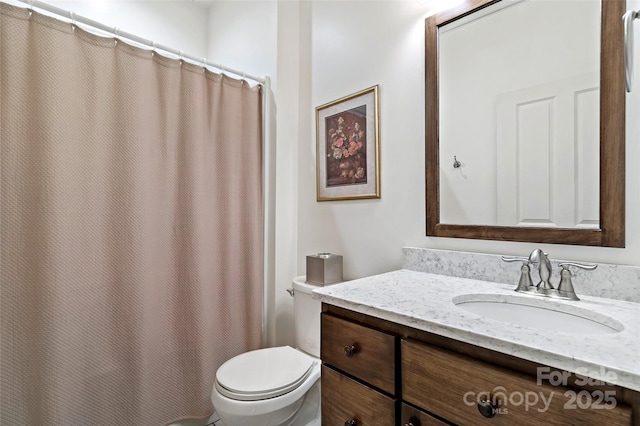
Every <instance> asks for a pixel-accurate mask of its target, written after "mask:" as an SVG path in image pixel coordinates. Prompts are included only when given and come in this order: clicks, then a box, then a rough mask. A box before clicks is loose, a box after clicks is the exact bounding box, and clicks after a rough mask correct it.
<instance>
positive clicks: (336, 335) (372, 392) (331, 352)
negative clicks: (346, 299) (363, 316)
mask: <svg viewBox="0 0 640 426" xmlns="http://www.w3.org/2000/svg"><path fill="white" fill-rule="evenodd" d="M397 347H398V339H397V337H396V336H394V335H391V334H389V333H384V332H381V331H378V330H375V329H372V328H370V327H366V326H363V325H360V324H356V323H354V322H351V321H347V320H344V319H341V318H338V317H334V316H330V315H325V314H322V344H321V349H320V358H321V359H322V361H323V366H322V376H321V377H322V379H321V380H322V382H321V383H322V424H323V425H340V426H342V425H345V426H366V425H372V426H373V425H393V424H395V421H396V420H395V419H396V403H397V399H396V397H395V394H396V377H397V374H396V362H397V357H396V354H397Z"/></svg>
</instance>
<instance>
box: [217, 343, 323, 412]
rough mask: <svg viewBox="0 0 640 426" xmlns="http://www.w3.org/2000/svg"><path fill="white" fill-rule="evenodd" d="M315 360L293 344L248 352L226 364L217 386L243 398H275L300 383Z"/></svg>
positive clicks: (236, 398) (218, 374)
mask: <svg viewBox="0 0 640 426" xmlns="http://www.w3.org/2000/svg"><path fill="white" fill-rule="evenodd" d="M314 364H315V359H314V358H312V357H311V356H309V355H306V354H304V353H302V352H300V351H298V350H296V349H294V348H292V347H290V346H280V347H275V348H266V349H258V350H255V351H250V352H245V353H243V354H240V355H238V356H236V357H234V358H231V359H230V360H228V361H227V362H225V363H224V364H222V366H221V367H220V368H219V369H218V371H217V372H216V382H215V387H216V389H217V390H218V392H220V394H222V395H224V396H226V397H227V398H231V399H235V400H239V401H258V400H262V399H269V398H275V397H278V396H281V395H284V394H286V393H288V392H291V391H292V390H294V389H296V388H297V387H299V386H300V385H301V384H302V383H303V382H304V381H305V380H306V379H307V377H308V376H309V375H310V374H311V371H312V368H313V366H314Z"/></svg>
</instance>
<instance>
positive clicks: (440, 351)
mask: <svg viewBox="0 0 640 426" xmlns="http://www.w3.org/2000/svg"><path fill="white" fill-rule="evenodd" d="M321 358H322V362H323V369H322V379H321V380H322V424H323V426H343V425H345V426H365V425H377V426H386V425H389V426H392V425H401V426H425V425H446V424H459V425H476V424H480V425H482V424H487V425H519V426H525V425H536V426H537V425H541V424H546V425H576V426H577V425H607V426H609V425H611V426H614V425H636V426H638V425H640V419H639V417H640V396H639V395H640V393H639V392H636V391H631V390H629V389H623V388H620V387H618V386H613V385H606V384H603V385H602V386H598V387H596V386H591V387H588V386H586V385H585V386H577V385H576V381H577V382H578V383H580V381H579V377H578V380H577V379H576V376H575V375H569V374H568V373H566V375H567V383H562V385H565V386H560V385H558V386H555V385H556V384H557V383H554V386H552V385H551V384H549V383H548V382H546V381H545V380H542V382H541V383H538V379H537V371H538V368H539V367H543V368H544V366H540V365H537V364H535V363H533V362H530V361H526V360H523V359H520V358H517V357H514V356H511V355H506V354H502V353H499V352H495V351H491V350H488V349H483V348H479V347H476V346H473V345H470V344H466V343H462V342H457V341H454V340H451V339H447V338H444V337H441V336H437V335H434V334H431V333H428V332H425V331H422V330H417V329H413V328H410V327H407V326H403V325H400V324H396V323H393V322H389V321H385V320H382V319H379V318H375V317H371V316H368V315H365V314H361V313H357V312H353V311H350V310H347V309H343V308H338V307H335V306H332V305H328V304H323V313H322V346H321ZM544 371H547V372H548V371H554V370H553V369H546V368H545V370H544ZM559 373H563V372H559ZM634 410H635V414H634V413H633V411H634Z"/></svg>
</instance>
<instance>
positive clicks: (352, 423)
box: [344, 419, 358, 426]
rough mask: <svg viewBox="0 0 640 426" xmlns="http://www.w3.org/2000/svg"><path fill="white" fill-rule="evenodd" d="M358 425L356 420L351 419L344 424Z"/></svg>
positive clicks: (348, 425)
mask: <svg viewBox="0 0 640 426" xmlns="http://www.w3.org/2000/svg"><path fill="white" fill-rule="evenodd" d="M357 424H358V422H356V419H351V420H347V421H346V422H344V426H357Z"/></svg>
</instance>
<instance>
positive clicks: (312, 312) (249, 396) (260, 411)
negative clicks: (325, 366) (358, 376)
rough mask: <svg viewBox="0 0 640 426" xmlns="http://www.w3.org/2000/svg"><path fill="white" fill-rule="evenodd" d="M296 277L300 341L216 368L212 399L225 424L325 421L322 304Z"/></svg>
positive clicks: (300, 425) (310, 425)
mask: <svg viewBox="0 0 640 426" xmlns="http://www.w3.org/2000/svg"><path fill="white" fill-rule="evenodd" d="M314 288H316V286H313V285H310V284H306V283H305V282H304V277H297V278H295V279H294V280H293V291H294V302H293V303H294V318H295V328H296V343H297V346H298V347H299V348H298V349H294V348H292V347H290V346H279V347H274V348H266V349H258V350H255V351H250V352H245V353H243V354H240V355H238V356H236V357H234V358H231V359H230V360H228V361H227V362H225V363H224V364H223V365H222V366H220V368H218V370H217V371H216V379H215V383H214V386H213V389H212V391H211V402H212V403H213V406H214V408H215V410H216V412H217V414H218V416H220V419H221V420H222V422H223V423H224V424H225V426H254V425H255V426H316V425H318V426H319V425H320V368H321V362H320V359H319V355H320V302H318V301H315V300H313V299H312V298H311V292H312V290H313V289H314Z"/></svg>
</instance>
